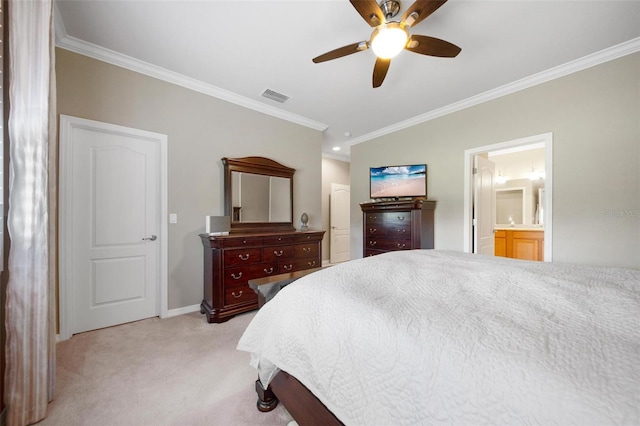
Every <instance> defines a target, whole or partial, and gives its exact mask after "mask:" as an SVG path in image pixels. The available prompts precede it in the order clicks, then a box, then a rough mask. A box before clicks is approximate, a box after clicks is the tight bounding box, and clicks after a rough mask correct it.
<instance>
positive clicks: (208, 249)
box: [200, 231, 325, 323]
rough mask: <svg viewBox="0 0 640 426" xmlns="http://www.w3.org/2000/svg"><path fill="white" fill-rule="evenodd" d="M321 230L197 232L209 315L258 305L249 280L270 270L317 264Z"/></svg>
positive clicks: (214, 317)
mask: <svg viewBox="0 0 640 426" xmlns="http://www.w3.org/2000/svg"><path fill="white" fill-rule="evenodd" d="M324 232H325V231H306V232H295V231H291V232H279V233H264V234H230V235H224V236H209V235H207V234H200V238H201V239H202V244H203V246H204V298H203V300H202V303H201V304H200V313H203V314H206V316H207V321H208V322H210V323H212V322H216V323H219V322H225V321H227V320H229V319H230V318H232V317H233V316H235V315H237V314H240V313H243V312H247V311H251V310H253V309H258V295H257V294H256V293H255V292H254V291H253V289H251V287H249V283H248V281H249V280H250V279H253V278H261V277H266V276H269V275H276V274H282V273H285V272H292V271H300V270H303V269H311V268H318V267H320V266H321V263H322V260H321V259H322V237H323V235H324Z"/></svg>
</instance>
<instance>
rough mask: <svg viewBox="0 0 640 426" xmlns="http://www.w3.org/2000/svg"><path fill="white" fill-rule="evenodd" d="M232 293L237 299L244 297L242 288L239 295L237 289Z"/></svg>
mask: <svg viewBox="0 0 640 426" xmlns="http://www.w3.org/2000/svg"><path fill="white" fill-rule="evenodd" d="M231 295H232V296H233V297H235V298H236V299H239V298H240V297H242V290H240V293H238V295H237V296H236V292H235V291H232V292H231Z"/></svg>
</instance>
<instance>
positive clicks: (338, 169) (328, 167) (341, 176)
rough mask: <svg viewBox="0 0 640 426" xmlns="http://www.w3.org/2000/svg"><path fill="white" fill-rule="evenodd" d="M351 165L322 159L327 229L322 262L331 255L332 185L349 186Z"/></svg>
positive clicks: (323, 198) (323, 213) (323, 203)
mask: <svg viewBox="0 0 640 426" xmlns="http://www.w3.org/2000/svg"><path fill="white" fill-rule="evenodd" d="M349 168H350V166H349V163H347V162H345V161H340V160H336V159H333V158H328V157H323V158H322V229H326V230H327V232H326V233H325V234H324V240H323V241H322V260H323V261H328V260H329V259H330V257H331V256H330V253H331V238H330V228H329V226H330V223H329V222H330V219H331V214H330V211H329V207H330V205H331V204H330V199H331V184H332V183H338V184H340V185H349V176H350V173H349ZM352 232H353V231H352Z"/></svg>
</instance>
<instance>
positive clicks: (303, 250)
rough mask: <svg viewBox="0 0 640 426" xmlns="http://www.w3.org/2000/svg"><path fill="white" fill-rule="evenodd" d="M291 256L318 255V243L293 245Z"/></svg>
mask: <svg viewBox="0 0 640 426" xmlns="http://www.w3.org/2000/svg"><path fill="white" fill-rule="evenodd" d="M293 257H298V258H299V257H318V243H311V244H297V245H295V246H293Z"/></svg>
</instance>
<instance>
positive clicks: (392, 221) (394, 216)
mask: <svg viewBox="0 0 640 426" xmlns="http://www.w3.org/2000/svg"><path fill="white" fill-rule="evenodd" d="M382 216H383V217H382V221H383V222H384V223H385V225H394V226H411V212H385V213H382Z"/></svg>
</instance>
